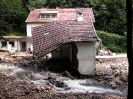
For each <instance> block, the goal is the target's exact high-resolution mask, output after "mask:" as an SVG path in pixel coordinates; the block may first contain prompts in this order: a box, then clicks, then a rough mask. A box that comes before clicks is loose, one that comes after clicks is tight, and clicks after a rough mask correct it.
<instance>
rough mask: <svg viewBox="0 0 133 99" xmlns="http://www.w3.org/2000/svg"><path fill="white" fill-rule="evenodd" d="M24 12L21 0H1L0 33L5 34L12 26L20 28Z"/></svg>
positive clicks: (23, 19)
mask: <svg viewBox="0 0 133 99" xmlns="http://www.w3.org/2000/svg"><path fill="white" fill-rule="evenodd" d="M25 18H26V12H25V11H24V9H23V6H22V2H21V0H1V2H0V35H1V36H2V35H6V34H5V33H6V32H7V31H12V30H13V28H19V29H21V28H20V27H21V25H22V24H23V23H24V22H25Z"/></svg>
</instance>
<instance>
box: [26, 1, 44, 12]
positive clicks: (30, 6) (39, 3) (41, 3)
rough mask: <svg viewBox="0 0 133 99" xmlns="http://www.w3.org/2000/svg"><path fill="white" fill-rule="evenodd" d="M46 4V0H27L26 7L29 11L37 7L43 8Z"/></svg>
mask: <svg viewBox="0 0 133 99" xmlns="http://www.w3.org/2000/svg"><path fill="white" fill-rule="evenodd" d="M45 4H46V0H29V3H28V4H27V8H28V10H29V11H31V10H34V9H37V8H44V7H45Z"/></svg>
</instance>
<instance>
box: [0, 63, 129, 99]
mask: <svg viewBox="0 0 133 99" xmlns="http://www.w3.org/2000/svg"><path fill="white" fill-rule="evenodd" d="M0 72H3V73H6V74H8V75H10V76H13V77H15V78H16V80H25V81H27V82H30V83H34V84H35V85H38V86H41V87H46V86H48V81H47V80H44V79H45V78H46V77H48V75H52V76H54V77H56V79H57V80H58V81H63V82H64V83H65V84H66V85H67V86H68V88H59V87H56V86H54V85H50V86H52V87H53V88H54V89H55V90H56V91H57V92H59V93H70V92H74V93H86V92H88V93H93V92H95V93H112V94H118V95H123V96H126V95H127V86H119V87H118V88H117V89H112V88H110V87H108V86H106V85H103V84H100V83H99V82H98V81H96V80H94V79H77V80H71V79H70V78H67V77H63V76H61V75H60V74H58V73H53V72H50V71H43V70H39V69H36V68H24V67H20V66H14V65H11V64H7V63H1V64H0Z"/></svg>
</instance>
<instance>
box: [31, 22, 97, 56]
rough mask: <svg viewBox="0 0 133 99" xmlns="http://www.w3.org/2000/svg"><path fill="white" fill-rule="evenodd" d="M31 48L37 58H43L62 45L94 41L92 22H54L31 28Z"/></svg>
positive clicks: (94, 34) (95, 38) (95, 37)
mask: <svg viewBox="0 0 133 99" xmlns="http://www.w3.org/2000/svg"><path fill="white" fill-rule="evenodd" d="M32 35H33V47H34V52H35V54H36V55H37V57H41V56H44V55H45V54H47V53H49V52H51V51H52V50H54V49H56V48H58V47H59V46H61V45H62V44H64V43H68V42H81V41H96V40H97V36H96V33H95V29H94V26H93V22H91V21H85V22H77V21H55V22H50V23H46V24H44V25H41V26H37V27H34V28H33V31H32Z"/></svg>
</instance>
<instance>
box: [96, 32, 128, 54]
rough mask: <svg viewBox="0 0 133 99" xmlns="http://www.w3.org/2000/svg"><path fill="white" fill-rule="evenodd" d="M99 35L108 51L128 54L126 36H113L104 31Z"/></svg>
mask: <svg viewBox="0 0 133 99" xmlns="http://www.w3.org/2000/svg"><path fill="white" fill-rule="evenodd" d="M97 35H98V37H99V38H100V39H101V40H102V45H103V46H104V47H106V48H107V49H109V50H111V51H113V52H116V53H122V52H126V37H125V36H121V35H117V34H111V33H107V32H104V31H97Z"/></svg>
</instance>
